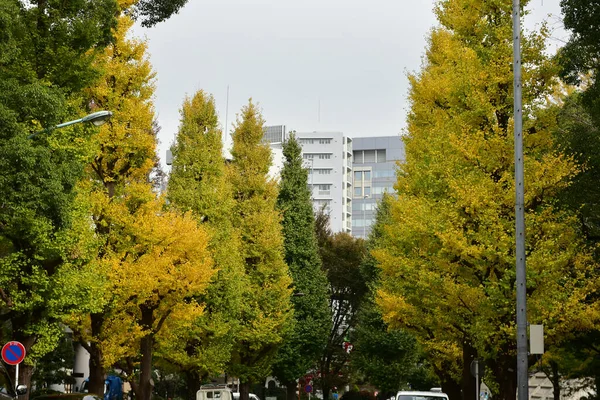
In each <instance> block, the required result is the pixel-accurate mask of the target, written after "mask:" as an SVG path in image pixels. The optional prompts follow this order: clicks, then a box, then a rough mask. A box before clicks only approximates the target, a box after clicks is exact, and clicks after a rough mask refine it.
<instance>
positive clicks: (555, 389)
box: [550, 361, 560, 400]
mask: <svg viewBox="0 0 600 400" xmlns="http://www.w3.org/2000/svg"><path fill="white" fill-rule="evenodd" d="M550 368H552V376H551V377H550V381H551V382H552V393H553V394H554V400H560V375H559V373H558V363H557V362H556V361H550Z"/></svg>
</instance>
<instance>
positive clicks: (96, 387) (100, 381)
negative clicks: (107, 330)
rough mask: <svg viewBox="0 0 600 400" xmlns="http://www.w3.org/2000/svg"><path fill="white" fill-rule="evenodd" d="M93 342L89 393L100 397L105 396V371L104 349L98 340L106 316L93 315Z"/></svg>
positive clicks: (91, 345) (91, 346) (100, 314)
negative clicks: (103, 363)
mask: <svg viewBox="0 0 600 400" xmlns="http://www.w3.org/2000/svg"><path fill="white" fill-rule="evenodd" d="M90 318H91V329H92V338H94V339H93V340H92V342H91V343H90V361H89V365H90V381H89V382H88V392H89V393H93V394H96V395H98V396H100V397H102V396H103V395H104V380H105V379H106V377H105V371H104V366H103V365H102V348H101V347H100V344H99V343H98V341H97V340H98V338H99V337H100V335H101V334H102V326H103V325H104V314H102V313H98V314H91V315H90Z"/></svg>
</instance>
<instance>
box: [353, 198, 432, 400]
mask: <svg viewBox="0 0 600 400" xmlns="http://www.w3.org/2000/svg"><path fill="white" fill-rule="evenodd" d="M391 201H392V197H391V196H390V195H388V194H386V195H384V197H383V198H382V199H381V201H380V202H379V204H378V207H377V213H376V218H375V224H374V225H373V227H372V230H371V233H370V235H369V238H368V240H367V250H368V251H371V250H373V249H375V248H377V246H378V244H379V241H380V240H381V238H382V237H383V235H384V231H383V230H384V227H385V225H386V224H388V223H389V221H390V203H391ZM361 275H362V276H363V277H364V279H365V281H366V282H367V285H368V288H369V292H368V294H367V295H366V298H365V300H364V302H363V305H362V306H361V309H360V311H359V313H358V317H357V325H356V328H355V329H354V330H353V331H352V332H351V336H350V337H351V341H352V344H353V346H354V348H353V350H352V353H351V362H352V368H353V370H355V371H357V372H358V373H359V374H361V375H362V376H363V377H364V379H365V380H366V381H367V382H368V383H370V384H371V385H373V386H375V387H376V388H378V389H379V390H380V391H381V393H382V397H383V398H389V397H390V396H393V395H395V394H396V391H398V390H400V389H408V388H410V389H413V390H429V388H431V387H433V386H437V382H436V378H435V376H434V375H433V372H432V369H431V367H430V366H429V365H428V363H427V362H426V360H425V357H424V353H423V352H422V350H421V349H420V347H419V345H418V343H417V341H416V339H415V337H414V336H413V335H412V334H410V333H409V332H407V331H404V330H390V329H389V327H388V325H387V324H386V323H385V322H384V321H383V318H382V316H381V311H380V310H379V308H378V306H377V305H376V304H375V296H376V293H377V289H378V288H379V285H380V277H379V275H380V272H379V268H378V267H377V262H376V260H375V258H374V257H373V256H372V255H371V254H367V256H366V257H365V259H364V261H363V263H362V265H361Z"/></svg>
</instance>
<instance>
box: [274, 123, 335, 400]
mask: <svg viewBox="0 0 600 400" xmlns="http://www.w3.org/2000/svg"><path fill="white" fill-rule="evenodd" d="M283 155H284V157H285V162H284V164H283V170H282V171H281V182H280V184H279V196H278V197H277V208H278V209H279V210H280V211H281V213H282V215H283V237H284V248H285V261H286V263H287V265H288V267H289V268H290V274H291V276H292V280H293V286H294V292H295V295H294V297H292V304H293V306H294V321H295V324H294V330H293V332H291V335H290V336H289V337H288V338H286V340H285V343H284V345H283V346H282V347H281V348H280V349H279V352H278V356H277V362H276V363H275V365H274V371H273V373H274V375H275V376H276V377H277V379H278V380H279V382H281V383H283V384H285V385H286V387H287V393H288V400H293V399H295V398H296V387H297V384H296V380H297V379H298V378H301V377H302V376H303V375H304V374H306V373H307V372H308V371H309V370H311V369H313V368H315V366H316V364H317V360H318V359H319V356H320V355H321V353H322V351H323V348H324V347H325V345H326V344H327V338H328V336H329V329H330V326H331V311H330V309H329V301H328V298H329V296H328V291H327V287H328V285H327V276H326V275H325V274H324V273H323V271H322V270H321V259H320V257H319V247H318V245H317V238H316V235H315V217H314V213H313V207H312V200H311V198H310V190H309V189H308V173H307V170H306V169H305V168H304V167H303V166H302V148H301V147H300V144H299V143H298V141H297V140H296V137H295V135H293V134H292V135H291V136H290V138H289V139H288V140H287V141H286V142H285V143H284V145H283Z"/></svg>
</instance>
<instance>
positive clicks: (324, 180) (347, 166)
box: [264, 125, 352, 233]
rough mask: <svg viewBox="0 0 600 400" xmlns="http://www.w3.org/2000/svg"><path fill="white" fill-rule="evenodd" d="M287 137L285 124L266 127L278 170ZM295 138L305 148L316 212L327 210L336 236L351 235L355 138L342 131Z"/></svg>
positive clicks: (267, 138) (305, 158) (304, 152)
mask: <svg viewBox="0 0 600 400" xmlns="http://www.w3.org/2000/svg"><path fill="white" fill-rule="evenodd" d="M287 138H288V132H286V128H285V125H277V126H268V127H266V128H265V136H264V139H265V141H266V142H268V143H269V144H270V145H271V147H272V149H273V155H274V159H275V160H274V161H275V162H274V167H275V169H277V166H278V164H279V163H278V162H277V159H278V156H279V151H280V149H281V146H282V144H283V142H284V141H285V140H286V139H287ZM296 138H297V139H298V142H299V143H300V145H301V146H302V157H303V159H304V165H305V166H306V168H307V169H308V173H309V175H308V182H309V187H310V188H311V190H312V199H313V206H314V208H315V210H317V209H320V208H321V207H325V210H326V211H327V212H328V213H329V219H330V227H331V230H332V231H333V232H334V233H335V232H347V233H351V232H352V139H350V138H347V137H345V136H344V134H343V133H342V132H296ZM271 172H273V170H272V171H271Z"/></svg>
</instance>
